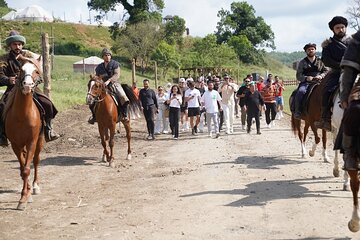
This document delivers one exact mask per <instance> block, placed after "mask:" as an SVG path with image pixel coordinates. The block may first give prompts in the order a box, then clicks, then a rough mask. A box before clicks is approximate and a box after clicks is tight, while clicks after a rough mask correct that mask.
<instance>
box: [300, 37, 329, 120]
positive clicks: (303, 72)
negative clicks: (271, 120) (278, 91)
mask: <svg viewBox="0 0 360 240" xmlns="http://www.w3.org/2000/svg"><path fill="white" fill-rule="evenodd" d="M304 51H305V53H306V57H305V58H303V59H301V60H300V62H299V64H298V68H297V70H296V79H297V80H298V81H300V84H299V87H298V89H297V92H296V95H295V112H294V117H295V118H297V119H301V112H302V109H301V107H302V100H303V98H304V95H305V93H306V91H307V89H308V87H309V85H310V84H311V83H312V82H314V81H320V80H321V79H323V78H324V77H325V75H326V74H327V72H328V71H329V70H328V69H327V68H326V67H325V65H324V63H323V62H322V61H321V59H320V58H319V57H318V56H316V44H315V43H308V44H306V45H305V46H304Z"/></svg>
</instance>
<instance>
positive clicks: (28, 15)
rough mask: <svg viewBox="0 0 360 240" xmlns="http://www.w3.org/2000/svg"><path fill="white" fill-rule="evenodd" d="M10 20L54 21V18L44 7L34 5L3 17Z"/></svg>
mask: <svg viewBox="0 0 360 240" xmlns="http://www.w3.org/2000/svg"><path fill="white" fill-rule="evenodd" d="M2 19H3V20H9V21H13V20H14V21H27V22H53V21H54V18H53V17H52V16H51V14H50V13H48V12H47V11H45V10H44V9H43V8H42V7H40V6H37V5H32V6H29V7H26V8H24V9H21V10H18V11H16V12H14V11H11V12H9V13H8V14H6V15H4V16H3V17H2Z"/></svg>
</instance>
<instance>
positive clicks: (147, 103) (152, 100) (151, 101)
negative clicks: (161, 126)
mask: <svg viewBox="0 0 360 240" xmlns="http://www.w3.org/2000/svg"><path fill="white" fill-rule="evenodd" d="M139 99H140V104H141V106H142V107H143V108H144V109H145V110H148V109H149V108H150V107H152V106H155V107H156V108H159V107H158V103H157V99H156V94H155V91H154V90H152V89H150V88H148V89H145V88H143V89H141V90H140V92H139Z"/></svg>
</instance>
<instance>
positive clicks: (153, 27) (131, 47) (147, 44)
mask: <svg viewBox="0 0 360 240" xmlns="http://www.w3.org/2000/svg"><path fill="white" fill-rule="evenodd" d="M162 36H163V34H162V32H161V30H160V28H159V25H158V24H157V23H156V22H154V21H145V22H139V23H136V24H132V25H129V26H127V27H126V29H124V30H123V31H122V32H121V34H120V35H119V36H118V37H117V38H116V41H115V44H114V46H113V50H114V51H115V52H117V53H119V54H122V55H124V56H126V57H128V58H129V60H131V59H133V58H134V59H135V61H136V62H138V61H140V62H141V67H142V70H143V71H144V70H145V68H146V66H147V64H148V62H149V60H150V55H151V54H152V52H153V50H154V49H155V48H156V47H157V46H158V44H159V42H160V39H161V38H162Z"/></svg>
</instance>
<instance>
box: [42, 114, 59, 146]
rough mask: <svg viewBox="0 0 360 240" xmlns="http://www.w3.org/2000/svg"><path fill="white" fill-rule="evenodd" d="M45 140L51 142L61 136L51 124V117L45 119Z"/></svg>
mask: <svg viewBox="0 0 360 240" xmlns="http://www.w3.org/2000/svg"><path fill="white" fill-rule="evenodd" d="M45 124H46V126H45V141H46V142H50V141H53V140H56V139H58V138H59V137H60V135H59V134H57V133H56V132H55V131H54V129H53V128H52V126H51V119H46V120H45Z"/></svg>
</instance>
